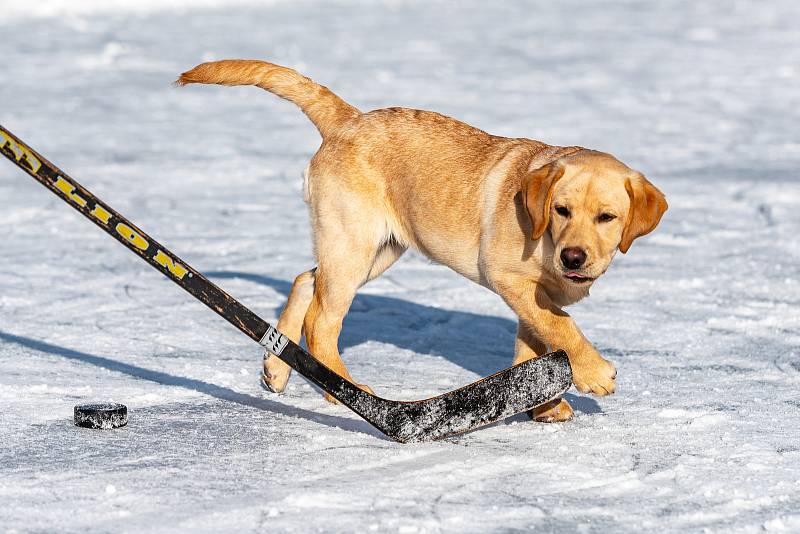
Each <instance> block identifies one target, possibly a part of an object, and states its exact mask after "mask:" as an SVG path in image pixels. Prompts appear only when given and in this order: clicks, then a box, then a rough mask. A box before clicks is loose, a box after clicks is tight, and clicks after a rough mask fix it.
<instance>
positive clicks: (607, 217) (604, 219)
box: [597, 213, 617, 222]
mask: <svg viewBox="0 0 800 534" xmlns="http://www.w3.org/2000/svg"><path fill="white" fill-rule="evenodd" d="M616 218H617V216H616V215H612V214H610V213H601V214H600V216H599V217H598V218H597V220H598V221H600V222H608V221H613V220H614V219H616Z"/></svg>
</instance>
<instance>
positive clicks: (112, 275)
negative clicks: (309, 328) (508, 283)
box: [0, 0, 800, 533]
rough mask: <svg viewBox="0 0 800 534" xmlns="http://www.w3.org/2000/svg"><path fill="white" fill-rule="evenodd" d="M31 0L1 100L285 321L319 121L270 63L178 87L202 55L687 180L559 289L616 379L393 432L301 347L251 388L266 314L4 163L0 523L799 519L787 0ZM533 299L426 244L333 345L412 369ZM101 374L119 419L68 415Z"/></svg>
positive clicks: (16, 15) (666, 186)
mask: <svg viewBox="0 0 800 534" xmlns="http://www.w3.org/2000/svg"><path fill="white" fill-rule="evenodd" d="M25 4H29V3H24V2H11V1H8V0H0V35H2V38H3V39H2V40H3V52H2V54H0V102H2V106H0V121H2V124H3V125H4V126H6V127H8V128H10V129H11V130H12V131H14V132H16V133H17V134H18V135H20V136H21V137H22V138H23V139H24V140H26V141H28V142H29V143H30V144H31V145H32V146H33V147H34V148H36V149H38V150H40V151H41V152H42V153H43V154H45V155H46V156H47V157H48V158H50V159H52V161H53V162H55V163H56V164H57V165H59V166H61V167H62V168H63V169H64V170H65V171H66V172H68V173H70V174H71V175H73V176H74V177H75V178H76V179H78V180H79V181H81V182H82V183H84V184H85V185H86V186H87V187H89V188H90V189H92V190H93V191H94V192H95V193H96V194H98V195H99V196H100V197H101V198H103V199H104V200H106V201H107V202H108V203H110V204H111V205H112V206H113V207H115V208H116V209H118V210H120V211H121V212H122V213H124V214H125V215H127V216H128V217H130V218H131V219H132V220H133V221H134V222H136V223H137V224H139V225H141V226H142V227H143V228H144V229H145V230H147V231H148V232H150V233H151V234H152V235H153V236H154V237H155V238H157V239H158V240H160V241H161V242H163V243H165V244H166V245H167V246H169V247H170V248H171V249H172V250H174V251H175V252H177V253H178V254H179V255H181V256H182V257H184V258H185V259H186V260H187V261H188V262H190V263H191V264H192V265H193V266H195V267H196V268H198V269H200V270H201V271H203V272H205V273H207V274H208V275H209V276H210V277H211V278H212V279H213V280H214V281H216V282H217V283H219V284H220V285H222V287H224V288H225V289H226V290H228V291H229V292H231V293H232V294H233V295H235V296H236V297H237V298H239V299H241V300H242V301H243V302H244V303H246V304H247V305H248V306H251V307H252V308H253V309H254V310H255V311H256V312H257V313H259V314H261V315H262V316H264V317H265V318H267V319H268V320H274V318H275V317H276V316H277V314H278V313H279V311H280V309H281V307H282V305H283V303H284V301H285V296H286V293H287V291H288V287H289V283H290V281H291V280H292V279H293V277H294V276H295V275H296V274H298V273H299V272H301V271H303V270H306V269H307V268H309V267H310V266H311V265H312V261H313V260H312V256H311V246H310V239H309V231H308V224H307V217H306V212H305V207H304V205H303V203H302V193H301V186H302V184H301V179H300V172H301V171H302V169H303V168H304V167H305V164H306V162H307V160H308V159H309V157H310V156H311V154H313V152H314V150H315V149H316V147H317V145H318V142H319V138H318V136H317V133H316V131H315V130H314V128H313V126H312V125H311V124H310V123H309V122H308V121H307V119H306V118H305V117H304V116H303V115H302V114H301V113H300V111H299V110H297V109H295V108H294V107H293V106H292V105H291V104H288V103H285V102H283V101H281V100H279V99H278V98H276V97H274V96H272V95H269V94H267V93H264V92H261V91H259V90H257V89H253V88H237V89H227V88H212V87H190V88H185V89H180V90H179V89H176V88H173V87H171V86H170V82H171V81H172V80H173V79H174V78H175V77H176V76H177V74H178V73H180V72H182V71H183V70H186V69H187V68H189V67H191V66H193V65H195V64H196V63H198V62H200V61H203V60H208V59H219V58H226V57H249V58H261V59H268V60H272V61H275V62H277V63H282V64H286V65H289V66H293V67H295V68H298V69H300V70H301V71H302V72H303V73H305V74H307V75H309V76H312V77H314V78H315V79H317V80H318V81H320V82H321V83H324V84H326V85H328V86H329V87H331V88H332V89H333V90H334V91H336V92H337V93H338V94H340V95H341V96H342V97H344V98H345V99H346V100H348V101H349V102H351V103H353V104H354V105H356V106H358V107H359V108H361V109H371V108H377V107H384V106H391V105H403V106H408V107H418V108H423V109H432V110H436V111H440V112H443V113H446V114H449V115H452V116H455V117H457V118H459V119H462V120H464V121H466V122H469V123H471V124H474V125H476V126H478V127H481V128H483V129H485V130H488V131H490V132H492V133H496V134H500V135H509V136H525V137H532V138H535V139H540V140H543V141H546V142H550V143H553V144H563V145H571V144H578V145H583V146H587V147H591V148H596V149H600V150H605V151H608V152H611V153H613V154H615V155H616V156H617V157H619V158H620V159H622V160H623V161H625V162H627V163H629V164H630V165H631V166H633V167H635V168H638V169H640V170H642V171H643V172H645V174H647V176H648V177H649V178H650V179H651V180H652V181H653V182H655V183H656V184H657V185H658V186H659V187H661V188H662V189H663V190H664V191H665V193H666V194H667V198H668V199H669V202H670V205H671V209H670V211H669V212H668V213H667V216H666V217H665V219H664V221H663V223H662V225H661V227H660V228H659V229H658V230H657V231H656V232H655V233H654V234H653V235H652V236H650V237H647V238H644V239H642V240H640V241H637V242H636V243H635V244H634V246H633V247H632V248H631V251H630V253H629V254H627V255H626V256H622V255H619V256H618V258H617V259H616V260H615V264H614V266H613V267H612V269H611V270H610V271H609V273H608V274H607V275H606V276H605V277H604V278H603V279H602V280H600V281H599V282H598V283H597V284H596V285H595V288H594V289H593V292H592V293H593V294H592V296H591V298H589V299H588V300H586V301H584V302H582V303H580V304H578V305H576V306H574V307H573V308H571V309H570V313H572V314H573V315H574V316H575V318H576V320H577V322H578V324H579V325H581V327H582V328H583V330H584V332H585V333H586V334H587V336H588V337H589V339H591V340H592V341H593V342H594V343H595V344H596V345H597V346H598V348H600V350H601V352H603V353H604V354H605V355H606V356H607V357H609V358H610V359H611V360H613V361H614V362H615V363H616V365H617V367H618V369H619V381H618V393H617V394H616V395H615V396H613V397H609V398H603V399H595V398H588V397H583V396H578V395H576V394H573V395H570V400H571V401H573V405H574V406H575V408H576V412H577V417H576V418H575V420H573V421H572V422H569V423H566V424H561V425H542V424H533V423H531V422H529V421H527V420H526V419H525V418H524V417H516V418H514V419H512V420H510V421H507V422H506V423H504V424H498V425H495V426H493V427H490V428H487V429H484V430H481V431H477V432H473V433H470V434H467V435H464V436H461V437H459V438H457V439H453V440H449V441H446V442H440V443H433V444H424V445H413V446H402V445H397V444H394V443H391V442H389V441H386V440H385V439H383V438H382V437H381V436H379V435H377V434H376V433H375V432H374V431H373V430H372V429H371V428H370V427H369V426H368V425H367V424H366V423H364V422H362V421H360V420H359V419H357V418H356V417H355V416H353V415H352V414H350V413H349V412H348V411H347V410H345V409H344V408H341V407H337V406H331V405H329V404H327V403H325V402H324V401H323V399H322V397H321V396H320V395H319V393H318V392H317V391H315V390H314V389H313V388H312V387H311V386H309V385H308V384H306V383H305V382H304V381H303V380H302V379H300V378H298V377H296V376H295V377H293V378H292V380H291V382H290V385H289V388H288V391H287V393H286V394H285V395H283V396H280V397H278V396H274V395H271V394H269V393H267V392H266V391H264V390H263V389H261V387H260V386H259V382H258V376H259V371H260V365H261V355H260V352H259V351H258V348H257V346H255V345H254V344H253V343H252V342H251V341H250V340H248V339H247V338H246V337H244V336H242V335H241V334H239V333H238V332H237V331H235V330H234V329H232V328H231V327H230V326H229V325H227V323H225V322H224V321H222V320H221V319H219V318H218V317H216V316H215V315H214V314H212V313H210V312H209V311H208V310H207V309H206V308H204V307H203V306H202V305H200V304H199V303H197V302H195V301H193V300H192V299H191V298H190V297H188V296H186V295H185V294H184V293H183V292H181V291H180V290H179V289H176V288H175V287H174V286H172V285H171V284H170V282H168V281H167V280H166V279H164V278H162V277H160V276H159V275H158V274H156V273H155V272H153V271H152V270H151V269H150V268H148V267H147V266H145V265H144V264H143V263H142V262H140V261H138V260H137V259H135V258H134V257H133V256H132V255H131V254H130V253H129V252H128V251H126V250H124V249H123V248H122V247H119V246H118V245H116V244H114V243H112V241H111V240H110V239H109V238H108V237H107V236H106V235H104V234H103V233H101V232H99V231H98V230H97V229H95V228H93V227H92V226H91V225H90V224H88V223H87V222H86V221H85V220H83V219H82V218H80V217H79V216H77V215H76V214H75V213H74V212H73V211H72V210H70V209H69V208H67V207H66V206H65V205H64V204H63V203H62V202H61V201H59V200H58V199H56V198H55V197H54V196H52V195H51V194H49V193H47V192H46V191H45V190H44V189H43V188H42V187H41V186H40V185H38V184H36V183H35V182H34V181H32V180H30V179H29V178H26V177H25V176H24V175H22V174H21V173H20V172H19V171H18V170H17V169H15V168H14V167H13V166H11V165H10V164H8V163H5V162H0V198H2V199H3V209H2V210H0V258H2V260H0V402H2V406H3V408H2V410H0V525H2V528H3V529H5V530H7V531H12V532H13V531H19V532H27V531H54V530H57V531H61V532H84V531H87V530H90V531H96V532H106V531H148V532H161V531H177V530H182V531H194V532H217V531H221V530H222V531H267V530H269V531H273V532H275V531H290V530H293V531H298V532H305V531H314V530H320V531H334V532H335V531H351V532H352V531H364V530H375V531H380V532H393V531H398V532H406V533H411V532H441V531H454V532H456V531H457V532H473V531H474V532H485V531H490V530H496V531H510V530H515V529H517V530H521V531H530V530H532V529H540V530H543V531H554V532H572V531H579V532H597V531H615V532H625V531H630V532H641V531H646V530H654V531H664V530H668V531H686V532H697V531H700V530H703V529H709V530H710V531H717V532H735V531H742V532H759V531H762V530H769V531H773V530H774V531H781V530H786V531H798V530H800V513H799V512H798V509H800V430H799V428H800V392H798V385H800V311H799V310H798V306H799V305H800V276H799V274H800V267H799V265H800V263H799V262H800V252H799V249H798V234H800V209H798V208H800V181H799V180H798V178H799V177H798V170H797V169H798V163H800V136H799V134H798V126H797V125H798V124H799V123H800V111H798V110H800V91H798V85H800V67H798V65H800V26H798V23H797V20H798V15H800V13H798V9H797V7H796V4H795V3H794V2H789V1H786V2H770V3H749V2H722V1H720V2H716V3H714V2H710V3H706V2H704V3H696V2H688V1H687V2H663V3H660V4H659V5H658V6H656V5H654V4H652V3H650V4H635V3H630V2H607V3H603V4H602V5H600V4H597V5H595V4H587V3H583V2H561V3H558V4H546V3H536V4H525V3H521V2H520V3H514V4H510V3H509V4H510V5H507V6H506V7H502V6H500V5H495V4H494V3H488V2H487V3H483V2H474V3H471V4H469V3H460V4H459V5H460V6H461V7H456V5H455V4H450V3H441V4H438V3H437V4H429V3H427V2H424V3H423V2H421V3H407V2H386V3H385V4H382V5H380V6H377V7H372V8H367V7H365V6H363V5H361V6H360V5H356V4H355V3H349V2H322V1H320V2H301V3H294V2H274V3H261V5H260V6H258V5H256V2H250V3H247V2H240V3H237V4H233V3H227V4H226V5H227V7H221V6H222V5H223V2H222V1H221V0H219V2H214V1H210V0H209V1H204V2H200V3H199V4H196V6H200V7H192V8H189V7H188V5H189V2H180V1H174V0H173V1H172V2H166V3H164V2H158V1H156V0H147V1H139V2H136V3H135V7H130V8H126V9H124V10H113V9H110V8H108V7H103V3H102V2H97V3H96V4H95V3H93V2H89V1H87V0H83V1H79V2H67V1H66V0H64V1H56V0H43V1H41V2H36V3H35V4H36V6H35V7H26V6H25ZM131 4H132V5H133V4H134V3H131ZM217 4H219V5H217ZM701 4H702V5H701ZM165 5H166V7H165ZM514 330H515V323H514V316H513V314H512V313H511V312H510V311H509V310H508V309H507V308H506V306H505V305H504V304H503V303H502V302H501V301H500V299H499V298H497V297H496V296H494V295H493V294H491V293H489V292H488V291H486V290H484V289H482V288H480V287H477V286H475V285H472V284H470V283H469V282H468V281H466V280H464V279H462V278H460V277H459V276H457V275H455V274H454V273H452V272H450V271H448V270H447V269H445V268H444V267H440V266H436V265H431V264H430V263H429V262H428V261H427V260H425V259H424V258H422V257H420V256H418V255H407V256H406V257H405V258H404V259H403V260H401V261H400V262H399V263H398V264H397V265H396V266H394V267H393V268H392V269H391V270H390V271H389V272H388V273H387V274H386V275H385V276H384V277H382V278H380V279H379V280H377V281H375V282H373V283H372V284H370V285H369V286H368V287H366V288H365V289H364V290H363V291H362V293H361V294H360V296H359V297H358V298H357V300H356V302H355V303H354V305H353V310H352V312H351V314H350V315H349V317H348V319H347V321H346V324H345V331H344V334H343V337H342V346H343V354H344V358H345V361H346V362H347V363H348V365H349V366H350V369H351V371H352V373H353V375H354V376H355V377H356V378H357V379H358V380H360V381H363V382H365V383H367V384H370V385H371V386H372V387H373V388H374V389H375V390H376V392H377V393H378V394H381V395H385V396H387V397H394V398H400V399H414V398H421V397H425V396H429V395H432V394H436V393H439V392H442V391H445V390H449V389H453V388H455V387H457V386H459V385H462V384H464V383H467V382H470V381H472V380H474V379H476V378H477V377H479V376H483V375H486V374H488V373H490V372H492V371H495V370H497V369H500V368H502V367H505V366H507V365H508V364H509V362H510V360H511V356H512V351H513V339H514ZM97 399H100V400H113V401H117V402H123V403H125V404H126V405H127V406H128V408H129V410H130V424H129V425H128V426H127V427H125V428H123V429H119V430H116V431H109V432H99V431H91V430H85V429H78V428H75V427H73V426H72V424H71V416H72V408H73V405H74V404H77V403H79V402H84V401H90V400H97Z"/></svg>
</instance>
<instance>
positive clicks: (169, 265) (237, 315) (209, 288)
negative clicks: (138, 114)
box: [0, 125, 270, 342]
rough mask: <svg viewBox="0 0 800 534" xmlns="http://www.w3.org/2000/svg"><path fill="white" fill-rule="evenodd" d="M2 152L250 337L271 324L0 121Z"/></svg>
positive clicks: (261, 334)
mask: <svg viewBox="0 0 800 534" xmlns="http://www.w3.org/2000/svg"><path fill="white" fill-rule="evenodd" d="M0 151H2V153H3V155H4V156H5V157H7V158H8V159H9V160H11V161H12V162H13V163H15V164H16V165H17V166H18V167H19V168H20V169H22V170H23V171H25V172H27V173H28V174H30V175H31V176H32V177H33V178H34V179H36V180H37V181H38V182H39V183H41V184H42V185H43V186H45V187H46V188H48V189H49V190H50V191H52V192H53V193H55V194H56V196H58V197H59V198H61V200H63V201H65V202H66V203H67V204H69V205H70V206H72V207H73V208H75V209H76V210H78V211H79V212H81V213H82V214H83V215H84V216H85V217H86V218H87V219H89V220H90V221H92V222H93V223H95V224H96V225H97V226H99V227H100V228H102V229H103V231H105V232H106V233H107V234H109V235H110V236H111V237H113V238H114V239H116V240H117V241H119V242H120V243H122V244H123V245H125V246H126V247H127V248H128V249H129V250H131V251H132V252H133V253H135V254H136V255H137V256H139V257H140V258H142V259H143V260H144V261H146V262H147V263H149V264H150V265H151V266H152V267H154V268H155V269H156V270H158V271H160V272H161V274H163V275H165V276H166V277H167V278H169V279H170V280H172V281H173V282H175V283H176V284H178V285H179V286H181V287H182V288H183V289H185V290H186V291H188V292H189V293H191V294H192V295H193V296H194V297H195V298H197V299H198V300H199V301H200V302H202V303H203V304H205V305H206V306H208V307H209V308H211V309H212V310H214V311H215V312H217V313H218V314H219V315H221V316H222V317H223V318H224V319H226V320H227V321H228V322H230V323H231V324H232V325H233V326H235V327H236V328H238V329H239V330H241V331H242V332H244V333H245V334H247V335H248V336H249V337H250V338H251V339H253V340H255V341H259V342H260V341H261V339H262V338H263V337H264V334H266V333H267V330H268V329H269V326H270V325H269V323H267V322H266V321H264V320H263V319H261V318H260V317H258V316H257V315H256V314H255V313H253V312H252V311H250V310H249V309H248V308H246V307H245V306H244V305H243V304H241V303H240V302H239V301H237V300H236V299H234V298H233V297H231V296H230V295H229V294H227V293H226V292H225V291H223V290H222V289H220V288H219V287H218V286H217V285H215V284H214V283H213V282H211V281H210V280H208V279H207V278H206V277H204V276H203V275H202V274H200V273H199V272H197V271H196V270H195V269H193V268H192V267H191V266H190V265H189V264H187V263H186V262H185V261H183V260H181V259H180V258H179V257H178V256H176V255H175V254H173V253H172V252H170V251H169V250H168V249H167V248H166V247H164V246H163V245H161V244H160V243H159V242H157V241H156V240H155V239H153V238H151V237H150V236H149V235H147V234H146V233H145V232H144V231H142V230H141V229H140V228H138V227H137V226H136V225H134V224H133V223H132V222H130V221H129V220H128V219H126V218H125V217H123V216H122V215H120V214H119V213H118V212H116V211H115V210H114V209H113V208H111V207H110V206H109V205H108V204H106V203H105V202H103V201H101V200H100V199H98V198H97V197H96V196H94V195H93V194H92V193H91V192H90V191H89V190H87V189H86V188H84V187H83V186H81V185H80V184H79V183H78V182H77V181H75V180H74V179H72V178H70V177H69V176H68V175H67V174H65V173H64V172H63V171H62V170H61V169H59V168H58V167H56V166H55V165H53V164H52V163H50V162H49V161H47V160H46V159H45V158H44V157H43V156H42V155H41V154H39V153H38V152H36V151H35V150H33V149H32V148H30V147H28V146H27V145H26V144H25V143H23V142H22V141H21V140H20V139H19V138H18V137H16V136H15V135H14V134H12V133H11V132H9V131H8V130H7V129H5V128H4V127H3V126H2V125H0Z"/></svg>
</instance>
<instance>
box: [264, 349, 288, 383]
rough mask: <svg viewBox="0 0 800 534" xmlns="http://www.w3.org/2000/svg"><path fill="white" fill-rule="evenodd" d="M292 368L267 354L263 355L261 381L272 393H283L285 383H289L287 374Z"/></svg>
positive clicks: (272, 355)
mask: <svg viewBox="0 0 800 534" xmlns="http://www.w3.org/2000/svg"><path fill="white" fill-rule="evenodd" d="M291 372H292V368H291V367H289V366H288V365H286V363H285V362H284V361H283V360H281V359H280V358H278V357H277V356H275V355H274V354H270V353H269V352H267V353H265V354H264V372H263V374H262V375H261V381H262V382H264V385H265V386H267V388H269V390H270V391H272V392H273V393H283V390H284V389H286V383H287V382H288V381H289V374H290V373H291Z"/></svg>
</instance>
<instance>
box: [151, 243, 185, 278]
mask: <svg viewBox="0 0 800 534" xmlns="http://www.w3.org/2000/svg"><path fill="white" fill-rule="evenodd" d="M153 259H154V260H156V262H158V264H159V265H161V266H162V267H165V268H166V269H167V270H168V271H169V272H171V273H172V274H174V275H175V276H176V277H178V280H183V277H184V276H186V273H187V272H188V270H187V269H186V267H184V266H183V265H181V264H180V263H178V262H176V261H175V260H173V259H172V258H170V257H169V256H167V254H166V253H165V252H164V251H163V250H160V249H159V251H158V252H156V255H155V256H154V257H153Z"/></svg>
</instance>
